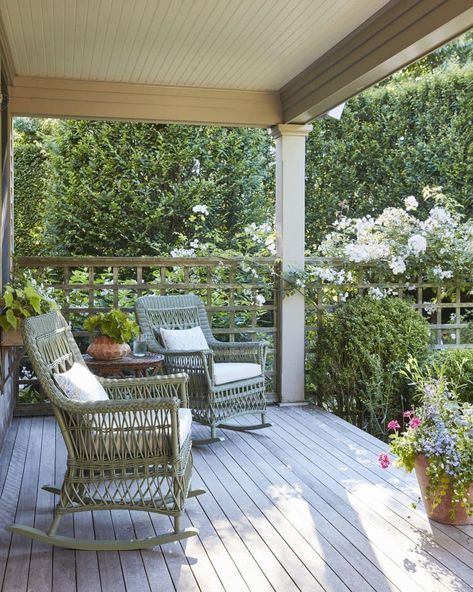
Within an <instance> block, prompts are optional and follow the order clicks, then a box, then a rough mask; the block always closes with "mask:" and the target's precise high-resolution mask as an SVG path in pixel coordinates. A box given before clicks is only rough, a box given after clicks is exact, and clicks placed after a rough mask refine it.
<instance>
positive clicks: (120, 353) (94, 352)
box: [87, 335, 131, 360]
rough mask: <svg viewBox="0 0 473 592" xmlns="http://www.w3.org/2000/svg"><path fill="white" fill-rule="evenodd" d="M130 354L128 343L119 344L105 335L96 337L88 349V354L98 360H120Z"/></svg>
mask: <svg viewBox="0 0 473 592" xmlns="http://www.w3.org/2000/svg"><path fill="white" fill-rule="evenodd" d="M130 352H131V349H130V346H129V345H128V343H117V342H116V341H113V339H110V337H106V336H105V335H99V336H98V337H96V338H95V339H94V340H93V342H92V343H91V344H90V345H89V347H88V348H87V353H88V354H89V355H90V356H92V357H93V358H96V359H97V360H118V359H119V358H123V357H124V356H127V355H128V354H129V353H130Z"/></svg>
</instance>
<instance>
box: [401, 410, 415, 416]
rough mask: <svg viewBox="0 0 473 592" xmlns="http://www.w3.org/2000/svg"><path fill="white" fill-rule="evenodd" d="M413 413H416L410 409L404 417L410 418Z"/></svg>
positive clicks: (405, 412)
mask: <svg viewBox="0 0 473 592" xmlns="http://www.w3.org/2000/svg"><path fill="white" fill-rule="evenodd" d="M413 413H414V411H412V409H408V410H407V411H404V413H403V414H402V415H403V417H410V416H411V415H412V414H413Z"/></svg>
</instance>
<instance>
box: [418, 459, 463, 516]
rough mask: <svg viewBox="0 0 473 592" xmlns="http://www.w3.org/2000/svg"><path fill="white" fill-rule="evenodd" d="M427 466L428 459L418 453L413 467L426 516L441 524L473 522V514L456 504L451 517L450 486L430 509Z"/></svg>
mask: <svg viewBox="0 0 473 592" xmlns="http://www.w3.org/2000/svg"><path fill="white" fill-rule="evenodd" d="M427 466H428V460H427V459H426V457H425V456H424V455H423V454H421V455H419V456H418V457H417V458H416V464H415V469H416V476H417V481H418V482H419V487H420V492H421V494H422V500H423V502H424V506H425V510H426V512H427V516H428V517H429V518H430V519H431V520H435V522H441V523H442V524H457V525H464V524H473V516H468V514H467V513H466V511H465V508H464V507H463V506H460V505H458V504H457V506H456V508H455V519H452V517H451V514H450V510H451V508H452V490H451V487H450V486H449V487H448V489H447V493H446V494H445V495H444V497H443V499H442V501H441V502H440V504H439V505H438V506H436V507H435V508H434V509H432V504H431V502H430V501H429V499H428V498H427V495H426V492H427V487H428V485H429V478H428V476H427ZM470 498H471V499H472V500H473V483H472V484H471V486H470Z"/></svg>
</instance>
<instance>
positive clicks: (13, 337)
mask: <svg viewBox="0 0 473 592" xmlns="http://www.w3.org/2000/svg"><path fill="white" fill-rule="evenodd" d="M0 337H1V345H2V346H4V347H7V346H8V347H13V346H21V345H23V337H22V335H21V331H20V329H15V330H14V331H13V330H12V331H3V329H2V332H1V335H0Z"/></svg>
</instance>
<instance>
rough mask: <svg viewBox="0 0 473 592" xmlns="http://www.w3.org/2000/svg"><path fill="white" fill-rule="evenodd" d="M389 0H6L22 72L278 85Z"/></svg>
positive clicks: (250, 86)
mask: <svg viewBox="0 0 473 592" xmlns="http://www.w3.org/2000/svg"><path fill="white" fill-rule="evenodd" d="M386 3H387V0H357V1H356V2H347V1H346V0H316V1H314V0H297V1H292V2H291V1H289V2H288V1H287V0H271V1H269V2H268V1H266V2H261V1H259V2H255V1H254V0H239V1H237V2H235V1H228V0H199V1H197V2H195V1H193V0H177V1H176V0H161V1H159V0H154V1H151V2H150V1H146V0H103V1H101V2H97V1H96V0H68V1H64V0H51V1H48V2H31V1H30V0H2V1H1V3H0V6H1V11H2V16H3V21H4V24H5V30H6V33H7V36H8V39H9V41H10V48H11V53H12V57H13V62H14V67H15V73H16V75H17V76H35V77H42V78H66V79H71V80H101V81H106V82H126V83H138V84H159V85H171V86H188V87H198V88H227V89H233V90H263V91H266V90H272V91H275V90H279V89H280V88H281V87H282V86H283V85H284V84H286V83H287V82H289V80H291V78H292V77H293V76H294V75H295V74H298V73H299V72H301V71H302V70H304V69H305V68H307V66H309V65H310V64H311V63H312V62H313V61H314V60H316V59H317V58H319V57H321V56H322V55H323V54H324V53H325V52H326V51H328V50H329V49H330V48H331V47H333V45H334V44H336V43H338V41H340V40H341V39H343V38H344V37H346V36H347V35H348V34H349V33H351V31H353V29H354V28H356V27H357V26H358V25H361V23H363V22H364V21H365V20H366V19H368V18H369V17H370V16H372V15H373V14H374V13H375V12H376V11H377V10H379V9H380V8H381V7H382V6H383V5H384V4H386Z"/></svg>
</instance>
